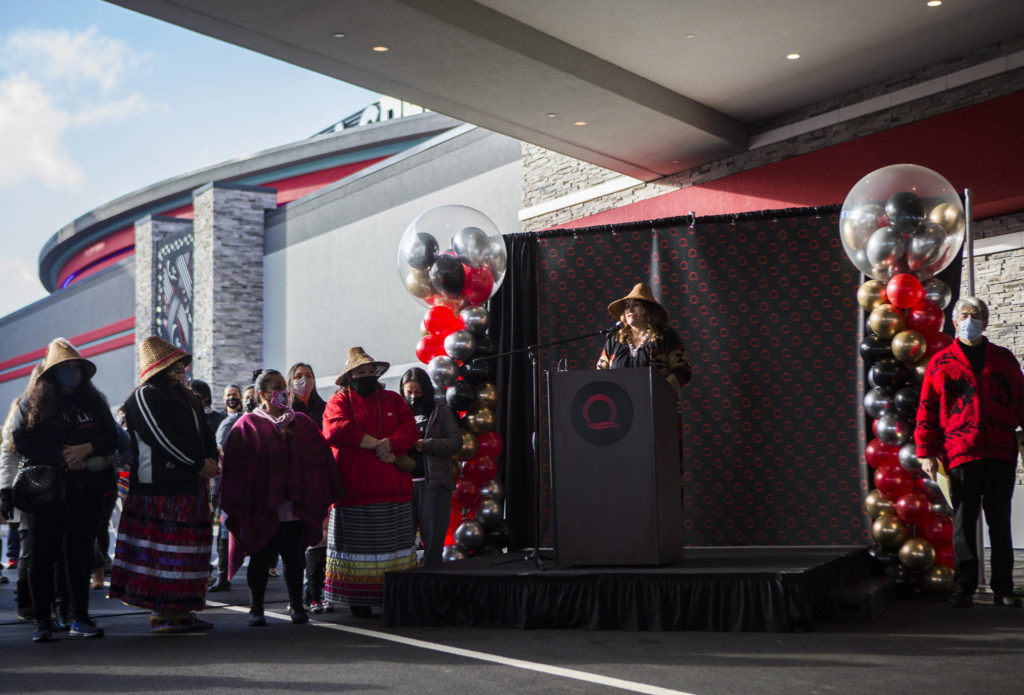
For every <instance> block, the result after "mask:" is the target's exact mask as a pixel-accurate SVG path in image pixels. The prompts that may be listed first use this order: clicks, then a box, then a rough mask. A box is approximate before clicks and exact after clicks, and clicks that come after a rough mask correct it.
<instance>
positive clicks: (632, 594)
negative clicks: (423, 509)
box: [383, 546, 867, 632]
mask: <svg viewBox="0 0 1024 695" xmlns="http://www.w3.org/2000/svg"><path fill="white" fill-rule="evenodd" d="M516 558H522V559H516ZM510 560H511V561H510ZM544 567H545V568H544V569H538V568H537V567H536V565H535V563H534V561H533V560H530V559H526V554H525V553H523V552H518V553H513V554H511V555H489V556H485V557H479V558H470V559H466V560H458V561H455V562H450V563H445V564H444V565H442V566H441V567H437V568H430V569H427V568H420V569H415V570H409V571H406V572H392V573H389V574H388V575H387V578H386V581H385V584H384V615H383V622H384V624H385V625H388V626H391V627H413V626H439V625H455V626H473V627H515V628H588V629H592V630H713V631H731V632H757V631H767V632H790V631H795V630H809V629H813V628H814V626H815V625H816V624H817V623H818V621H820V620H822V619H823V618H824V612H825V599H826V596H827V595H828V594H829V592H831V591H833V590H835V589H836V588H838V587H839V586H840V585H842V584H845V583H847V582H850V581H852V580H855V579H859V578H861V577H864V576H866V574H867V553H866V551H865V549H864V548H863V547H860V546H857V547H851V546H827V547H792V546H787V547H729V548H687V549H686V552H685V556H684V559H683V562H682V563H681V564H679V565H670V566H665V567H579V568H561V567H558V566H556V565H555V564H554V562H553V561H545V562H544Z"/></svg>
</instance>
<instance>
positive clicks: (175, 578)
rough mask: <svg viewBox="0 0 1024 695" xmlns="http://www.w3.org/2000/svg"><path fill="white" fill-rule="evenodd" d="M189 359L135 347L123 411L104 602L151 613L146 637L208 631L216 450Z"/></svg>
mask: <svg viewBox="0 0 1024 695" xmlns="http://www.w3.org/2000/svg"><path fill="white" fill-rule="evenodd" d="M191 362H192V356H191V355H189V354H188V353H186V352H184V351H183V350H179V349H178V348H176V347H174V346H173V345H171V344H170V343H168V342H166V341H164V340H162V339H160V338H158V337H156V336H150V337H149V338H146V339H145V340H144V341H143V342H142V345H140V346H139V370H140V374H139V380H140V381H141V382H142V383H141V384H140V385H139V386H138V387H136V389H135V390H134V391H132V394H131V395H130V396H128V400H126V401H125V403H124V412H125V421H126V424H127V429H128V433H129V434H130V435H131V438H132V453H133V455H134V461H133V462H132V469H131V477H130V481H129V487H128V497H127V499H126V501H125V506H124V511H123V512H122V513H121V523H120V525H119V526H118V531H117V547H116V549H115V551H114V563H113V568H112V571H111V574H110V597H111V598H120V599H121V600H122V601H124V602H125V603H127V604H128V605H131V606H138V607H139V608H146V609H149V610H151V611H152V612H153V613H152V616H151V617H150V621H149V627H150V630H151V631H152V632H189V631H193V630H208V629H210V628H212V627H213V625H211V624H210V623H208V622H206V621H205V620H200V619H199V618H198V617H197V616H196V615H195V612H194V611H201V610H203V608H204V607H205V606H206V580H207V576H208V575H209V572H210V545H211V542H212V535H213V534H212V524H211V519H210V502H209V491H208V486H207V482H206V479H208V478H212V477H213V476H215V475H217V473H218V470H219V467H218V465H217V444H216V442H214V439H213V433H212V432H210V430H209V429H208V427H207V425H206V420H205V418H204V417H203V407H202V404H201V403H200V402H199V399H198V398H197V397H196V396H195V394H194V393H192V391H191V389H189V387H188V382H187V377H186V372H185V368H186V367H187V366H188V365H189V364H190V363H191Z"/></svg>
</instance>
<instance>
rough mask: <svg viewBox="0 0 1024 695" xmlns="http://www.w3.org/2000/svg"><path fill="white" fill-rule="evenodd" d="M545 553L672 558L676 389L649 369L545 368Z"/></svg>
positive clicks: (676, 524)
mask: <svg viewBox="0 0 1024 695" xmlns="http://www.w3.org/2000/svg"><path fill="white" fill-rule="evenodd" d="M548 403H549V408H550V418H549V422H550V430H551V431H550V440H549V441H550V443H551V471H552V487H553V495H552V500H553V504H554V523H555V526H554V539H555V543H554V545H555V556H556V561H557V562H558V564H559V565H564V566H584V565H591V566H601V565H608V566H631V565H665V564H671V563H677V562H680V561H682V557H683V520H682V516H683V515H682V502H681V499H680V493H679V421H678V418H677V416H676V392H675V389H673V388H672V387H671V386H670V385H669V383H668V382H667V381H665V379H664V378H663V377H662V376H661V374H659V373H657V372H656V371H654V370H653V369H649V368H648V369H611V370H596V369H595V370H590V369H580V370H574V371H561V372H549V373H548Z"/></svg>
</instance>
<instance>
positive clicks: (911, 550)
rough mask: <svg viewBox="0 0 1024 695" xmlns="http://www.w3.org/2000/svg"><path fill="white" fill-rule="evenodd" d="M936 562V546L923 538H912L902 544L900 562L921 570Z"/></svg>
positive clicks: (917, 570) (915, 569)
mask: <svg viewBox="0 0 1024 695" xmlns="http://www.w3.org/2000/svg"><path fill="white" fill-rule="evenodd" d="M934 563H935V548H933V547H932V544H931V543H929V542H928V541H926V540H925V539H923V538H910V539H908V540H906V541H904V543H903V545H902V546H900V564H901V565H903V566H904V567H906V568H907V569H908V570H913V571H915V572H920V571H922V570H926V569H928V568H929V567H931V566H932V564H934Z"/></svg>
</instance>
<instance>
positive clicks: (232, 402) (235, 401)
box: [224, 398, 242, 410]
mask: <svg viewBox="0 0 1024 695" xmlns="http://www.w3.org/2000/svg"><path fill="white" fill-rule="evenodd" d="M224 405H226V406H227V407H228V408H230V409H231V410H238V409H239V408H240V407H242V401H241V399H239V398H228V399H227V400H226V401H224Z"/></svg>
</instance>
